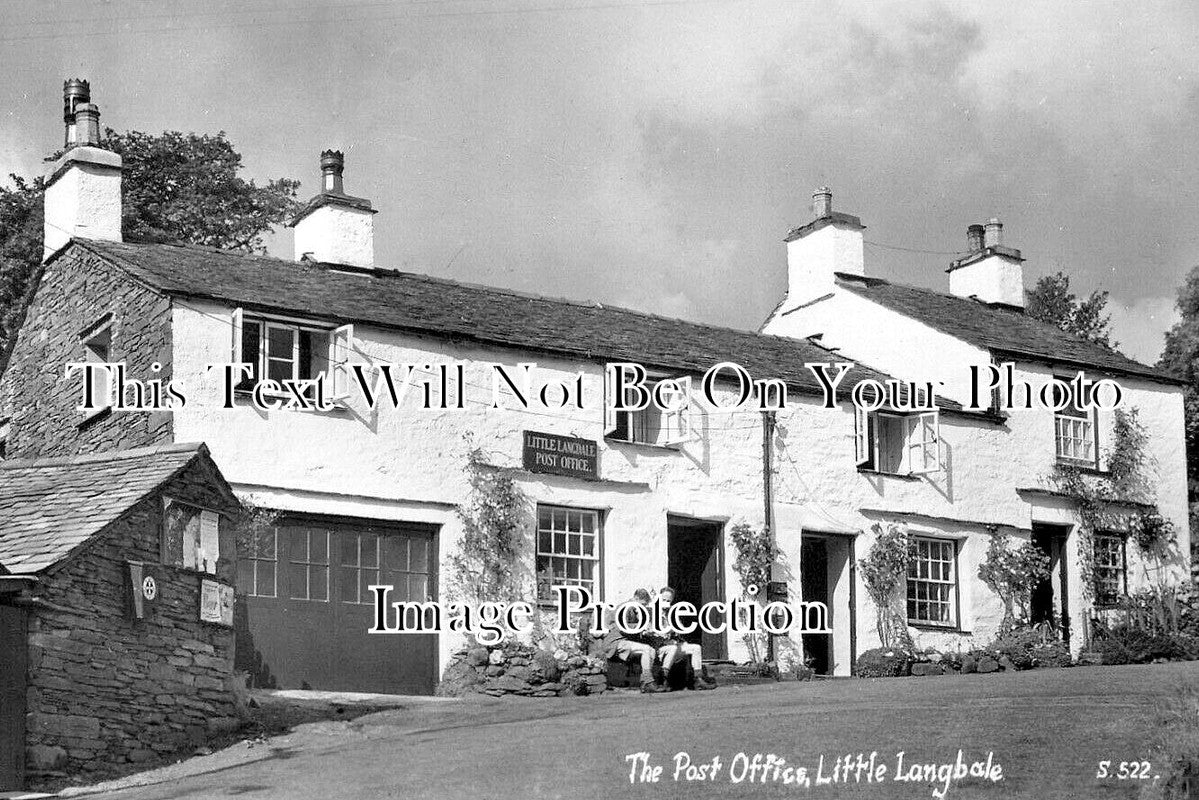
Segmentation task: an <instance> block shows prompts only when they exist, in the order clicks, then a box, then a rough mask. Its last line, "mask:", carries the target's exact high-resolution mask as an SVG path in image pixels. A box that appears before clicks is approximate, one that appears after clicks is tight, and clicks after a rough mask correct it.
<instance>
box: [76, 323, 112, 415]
mask: <svg viewBox="0 0 1199 800" xmlns="http://www.w3.org/2000/svg"><path fill="white" fill-rule="evenodd" d="M79 338H80V343H81V344H82V347H83V359H82V361H83V362H84V363H87V364H107V363H109V362H110V360H111V356H112V321H111V320H110V319H108V318H105V319H104V320H102V321H101V322H99V323H98V324H96V325H93V326H92V327H91V328H90V329H88V330H87V331H86V332H85V333H84V334H83V335H82V336H80V337H79ZM81 374H82V375H83V376H84V380H85V381H87V382H86V383H85V384H84V387H83V388H84V396H83V398H82V400H81V402H80V404H79V405H80V406H81V407H83V417H84V419H85V420H87V419H91V418H92V417H94V416H96V415H97V414H100V413H101V412H103V411H107V410H108V409H109V408H110V407H111V406H112V404H113V402H114V397H113V388H114V383H113V380H112V376H111V375H110V374H109V371H108V370H107V369H93V370H91V378H90V380H89V379H88V375H87V372H86V371H84V372H82V373H81Z"/></svg>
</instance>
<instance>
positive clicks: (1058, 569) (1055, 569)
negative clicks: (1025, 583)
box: [1028, 522, 1070, 645]
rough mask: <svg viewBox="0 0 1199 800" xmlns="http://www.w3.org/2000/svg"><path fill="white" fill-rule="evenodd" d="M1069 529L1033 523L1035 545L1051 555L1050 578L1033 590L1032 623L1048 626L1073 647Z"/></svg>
mask: <svg viewBox="0 0 1199 800" xmlns="http://www.w3.org/2000/svg"><path fill="white" fill-rule="evenodd" d="M1069 533H1070V528H1069V527H1067V526H1065V525H1047V524H1044V523H1040V522H1034V523H1033V526H1032V543H1033V544H1034V545H1036V546H1037V547H1039V548H1040V549H1041V551H1042V552H1044V553H1045V555H1047V556H1049V577H1048V578H1046V579H1045V580H1043V581H1041V583H1040V584H1039V585H1038V586H1037V587H1036V588H1034V589H1033V591H1032V597H1031V599H1030V601H1029V608H1028V611H1029V621H1030V622H1031V623H1033V624H1034V625H1035V624H1037V623H1041V622H1044V623H1049V624H1050V625H1053V626H1054V627H1055V628H1056V629H1057V630H1058V632H1059V633H1060V635H1061V639H1062V641H1063V642H1065V643H1066V644H1067V645H1068V644H1070V596H1069V592H1067V591H1066V587H1068V586H1069V585H1070V583H1069V580H1068V573H1067V570H1066V563H1067V561H1069V559H1067V558H1066V537H1067V536H1068V535H1069Z"/></svg>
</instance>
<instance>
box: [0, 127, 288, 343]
mask: <svg viewBox="0 0 1199 800" xmlns="http://www.w3.org/2000/svg"><path fill="white" fill-rule="evenodd" d="M102 146H103V147H105V148H107V149H109V150H112V151H114V152H116V153H120V155H121V157H122V159H123V160H124V165H125V171H124V175H123V179H122V182H121V199H122V204H123V213H122V225H121V227H122V231H123V234H124V236H125V237H126V238H128V239H143V240H144V239H150V240H154V241H168V240H173V241H184V242H190V243H192V244H202V245H208V246H210V247H220V248H226V249H243V250H251V251H255V252H263V251H264V250H265V248H264V245H263V235H264V234H265V233H266V232H267V231H269V230H270V229H271V227H272V226H274V225H278V224H279V223H281V222H283V221H284V220H286V219H288V218H289V217H290V216H291V215H292V214H294V213H295V211H296V210H297V209H298V207H299V204H298V203H297V201H296V193H297V191H298V190H299V187H300V183H299V181H296V180H293V179H291V178H280V179H278V180H273V181H269V182H268V183H267V184H266V185H265V186H259V185H257V184H256V183H255V182H254V181H247V180H244V179H242V178H240V177H239V176H238V174H237V173H238V171H240V170H241V168H242V163H241V154H240V153H238V152H237V150H236V149H235V148H234V146H233V143H232V142H230V141H229V140H228V139H227V138H226V137H225V133H224V131H221V132H220V133H217V134H216V135H211V134H196V133H180V132H179V131H165V132H163V133H161V134H149V133H142V132H140V131H127V132H125V133H117V132H116V131H114V130H112V129H111V128H110V129H106V130H105V131H104V137H103V142H102ZM56 155H57V154H56ZM10 177H11V179H12V181H13V186H12V188H8V187H4V186H0V364H2V362H3V355H4V354H5V353H7V351H8V347H9V344H10V343H11V340H12V338H13V337H14V336H15V335H16V331H17V328H18V327H19V326H20V323H21V319H22V317H23V316H24V313H25V305H26V303H27V301H28V295H29V293H30V291H31V290H32V289H33V288H34V287H35V285H36V276H37V273H38V269H39V267H40V264H41V256H42V194H43V191H44V189H45V186H44V182H43V180H42V179H41V178H37V179H36V180H33V181H28V180H25V179H23V178H21V177H19V176H17V175H12V176H10Z"/></svg>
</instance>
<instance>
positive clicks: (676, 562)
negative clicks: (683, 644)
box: [666, 516, 728, 661]
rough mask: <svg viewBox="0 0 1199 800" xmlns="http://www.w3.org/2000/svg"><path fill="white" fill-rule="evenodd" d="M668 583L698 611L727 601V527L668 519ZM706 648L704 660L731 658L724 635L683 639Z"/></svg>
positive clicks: (698, 633) (700, 634) (694, 635)
mask: <svg viewBox="0 0 1199 800" xmlns="http://www.w3.org/2000/svg"><path fill="white" fill-rule="evenodd" d="M666 524H667V527H666V550H667V556H666V560H667V567H666V576H667V577H666V580H667V582H668V583H669V584H670V585H671V586H673V587H674V589H675V591H676V592H677V595H676V597H675V599H676V600H677V601H680V602H688V603H691V604H693V605H694V606H695V607H696V608H700V607H701V606H703V604H704V603H711V602H723V600H724V524H723V523H720V522H711V521H707V520H698V519H691V518H689V517H673V516H672V517H668V518H667V523H666ZM684 638H686V639H688V640H689V641H693V642H696V643H698V644H699V645H700V646H701V647H702V648H703V654H704V659H705V660H710V661H720V660H724V659H726V658H728V644H727V642H726V641H725V636H724V634H721V633H704V632H703V631H700V630H698V629H697V630H696V631H694V632H693V633H691V634H689V635H687V636H686V637H684Z"/></svg>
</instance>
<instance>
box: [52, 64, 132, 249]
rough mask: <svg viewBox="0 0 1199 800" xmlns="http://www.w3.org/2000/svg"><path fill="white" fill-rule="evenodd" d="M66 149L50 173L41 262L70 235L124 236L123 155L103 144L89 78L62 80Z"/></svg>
mask: <svg viewBox="0 0 1199 800" xmlns="http://www.w3.org/2000/svg"><path fill="white" fill-rule="evenodd" d="M63 122H64V124H65V127H66V133H65V136H64V140H65V143H66V148H67V149H66V152H64V153H63V154H62V155H61V156H60V157H59V158H58V160H57V161H55V162H54V164H53V166H51V167H50V170H49V172H48V173H47V176H46V197H45V224H44V226H43V245H42V261H47V260H49V259H50V257H51V256H53V255H54V254H55V253H57V252H58V251H59V250H61V249H62V248H63V247H65V246H66V245H67V243H68V242H69V241H70V240H71V238H72V237H75V236H78V237H81V238H84V239H106V240H108V241H113V242H119V241H121V157H120V156H119V155H117V154H116V153H114V152H112V151H110V150H105V149H103V148H101V147H100V109H99V108H98V107H97V106H94V105H92V103H91V87H90V86H89V85H88V82H87V81H81V80H78V79H71V80H68V81H65V82H64V83H63Z"/></svg>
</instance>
